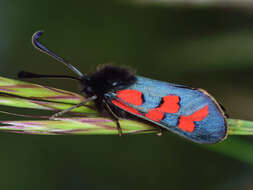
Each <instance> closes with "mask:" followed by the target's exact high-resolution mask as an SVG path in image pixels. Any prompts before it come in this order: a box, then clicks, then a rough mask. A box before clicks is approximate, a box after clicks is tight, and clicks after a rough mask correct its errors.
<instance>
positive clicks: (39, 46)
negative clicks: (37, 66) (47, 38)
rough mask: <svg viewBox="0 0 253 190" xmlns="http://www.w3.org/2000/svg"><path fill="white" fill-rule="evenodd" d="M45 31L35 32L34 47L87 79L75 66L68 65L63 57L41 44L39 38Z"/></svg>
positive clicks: (33, 37)
mask: <svg viewBox="0 0 253 190" xmlns="http://www.w3.org/2000/svg"><path fill="white" fill-rule="evenodd" d="M43 33H44V32H43V31H38V32H35V33H34V34H33V36H32V44H33V46H34V47H35V48H36V49H38V50H40V51H41V52H43V53H46V54H47V55H49V56H51V57H53V58H54V59H56V60H57V61H60V62H61V63H63V64H64V65H66V66H67V67H68V68H69V69H71V70H72V71H74V72H75V73H76V74H77V75H78V76H79V77H80V78H87V77H86V76H85V75H84V74H82V73H81V72H80V71H79V70H78V69H77V68H75V67H74V66H73V65H71V64H70V63H68V62H67V61H66V60H64V59H63V58H62V57H60V56H58V55H56V54H55V53H54V52H52V51H51V50H49V49H47V48H46V47H45V46H44V45H43V44H41V43H40V42H39V37H40V36H41V35H42V34H43Z"/></svg>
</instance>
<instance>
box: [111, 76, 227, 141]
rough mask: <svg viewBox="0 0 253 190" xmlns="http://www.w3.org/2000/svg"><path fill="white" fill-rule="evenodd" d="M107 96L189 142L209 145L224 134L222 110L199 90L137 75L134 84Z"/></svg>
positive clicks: (220, 138)
mask: <svg viewBox="0 0 253 190" xmlns="http://www.w3.org/2000/svg"><path fill="white" fill-rule="evenodd" d="M108 96H109V97H110V98H111V102H112V105H114V106H116V107H117V108H120V109H122V110H123V111H126V112H128V113H130V114H134V115H135V116H137V117H139V118H142V119H144V120H148V121H150V122H152V123H154V124H156V125H159V126H161V127H163V128H165V129H168V130H170V131H172V132H174V133H177V134H178V135H180V136H182V137H184V138H187V139H189V140H191V141H194V142H198V143H208V144H210V143H217V142H219V141H221V140H223V139H225V137H226V136H227V122H226V117H225V114H224V112H223V110H222V109H221V107H220V106H219V104H218V103H217V102H216V100H215V99H214V98H213V97H212V96H211V95H209V94H208V93H207V92H206V91H204V90H202V89H192V88H189V87H186V86H182V85H177V84H172V83H166V82H162V81H157V80H152V79H149V78H145V77H140V76H137V82H136V83H135V84H133V85H132V86H130V87H128V88H126V89H123V90H120V91H118V92H117V93H110V94H109V95H108ZM165 98H167V99H165Z"/></svg>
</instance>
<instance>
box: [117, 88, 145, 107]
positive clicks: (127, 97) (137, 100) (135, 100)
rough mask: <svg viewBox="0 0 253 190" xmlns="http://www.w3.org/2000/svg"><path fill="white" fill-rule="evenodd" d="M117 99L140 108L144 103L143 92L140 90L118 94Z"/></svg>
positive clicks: (130, 90)
mask: <svg viewBox="0 0 253 190" xmlns="http://www.w3.org/2000/svg"><path fill="white" fill-rule="evenodd" d="M117 97H119V98H120V99H122V100H124V101H125V102H127V103H129V104H133V105H136V106H140V105H142V103H143V100H142V92H140V91H138V90H132V89H126V90H120V91H118V92H117Z"/></svg>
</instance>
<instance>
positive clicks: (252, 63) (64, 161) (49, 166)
mask: <svg viewBox="0 0 253 190" xmlns="http://www.w3.org/2000/svg"><path fill="white" fill-rule="evenodd" d="M252 8H253V6H252ZM252 13H253V10H252V9H251V7H250V6H245V7H239V6H214V5H212V6H209V5H201V6H192V5H187V6H184V5H170V4H166V5H153V4H149V5H146V4H145V3H144V4H135V3H130V2H128V1H118V2H117V1H101V2H100V1H80V2H79V1H73V2H72V1H50V0H43V1H38V0H30V1H19V0H13V1H1V2H0V28H1V29H0V70H1V76H5V77H9V78H16V73H17V72H18V71H20V70H28V71H33V72H37V73H42V74H43V73H44V74H70V73H71V72H69V71H68V70H67V69H66V68H65V67H64V66H63V65H62V64H60V63H57V62H56V61H54V60H52V59H51V58H49V57H48V56H46V55H43V54H40V53H39V52H38V51H37V50H35V49H34V48H33V47H32V45H31V43H30V38H31V36H32V34H33V33H34V32H35V31H37V30H41V29H43V30H44V31H45V34H44V36H43V37H42V38H41V41H42V42H43V43H44V44H47V46H48V47H50V48H51V49H53V50H54V51H55V52H57V53H58V54H59V55H61V56H63V57H65V58H66V59H67V60H69V61H70V62H71V63H72V64H73V65H75V66H76V67H77V68H79V69H80V70H81V71H82V72H86V73H88V72H90V71H92V70H94V68H95V67H96V65H98V64H103V63H115V64H119V65H127V66H131V67H132V68H134V69H136V70H137V71H138V74H139V75H143V76H147V77H150V78H155V79H158V80H163V81H169V82H173V83H179V84H184V85H187V86H192V87H201V88H204V89H206V90H208V91H209V92H210V93H211V94H213V95H214V96H215V97H216V98H217V99H218V100H219V101H220V102H221V103H222V104H223V105H224V106H225V107H226V108H227V110H228V113H229V115H230V116H231V117H232V118H240V119H247V120H253V115H252V105H253V99H252V94H253V89H252V87H253V85H252V74H253V14H252ZM36 82H37V83H40V84H44V85H49V86H54V87H58V88H62V89H67V90H72V91H77V85H76V84H75V83H73V81H65V80H64V81H62V80H46V81H45V80H38V81H36ZM8 109H9V108H7V107H4V106H2V107H1V110H8ZM19 111H20V113H22V112H23V113H27V111H28V112H32V111H33V110H22V109H21V110H20V109H19ZM34 113H36V112H34ZM6 119H13V118H10V117H7V116H6V115H2V114H1V120H6ZM15 119H17V118H15ZM240 138H241V139H243V138H244V137H240ZM233 139H235V140H237V139H238V137H237V138H235V137H233V138H231V137H229V138H228V140H227V142H229V141H232V140H233ZM246 140H247V141H249V142H250V141H251V139H250V138H248V139H246ZM0 145H1V153H0V189H8V190H12V189H26V190H28V189H43V190H45V189H47V190H50V189H63V190H65V189H71V190H72V189H73V190H76V189H77V190H79V189H80V190H81V189H87V190H89V189H103V190H106V189H110V190H114V189H115V190H116V189H122V190H123V189H146V190H148V189H177V190H178V189H179V190H181V189H182V190H183V189H195V190H196V189H201V190H209V189H223V190H226V189H230V190H231V189H232V190H233V189H251V187H253V186H252V185H253V184H252V180H251V179H252V176H253V172H252V171H253V170H252V167H251V166H250V165H248V164H246V163H244V162H242V161H240V160H236V159H234V158H231V157H229V156H226V155H225V154H223V153H222V152H216V151H213V149H210V148H209V147H210V146H213V145H204V146H200V145H196V144H194V143H191V142H188V141H186V140H184V139H182V138H181V137H178V136H176V135H173V134H171V133H169V134H166V135H164V136H162V137H157V136H156V135H139V136H128V137H124V138H121V137H118V136H39V135H21V134H18V135H15V134H1V135H0ZM216 146H222V143H221V145H216ZM227 146H229V143H227ZM235 148H236V147H235ZM237 148H238V147H237ZM240 148H243V147H240ZM240 148H238V154H240ZM252 151H253V145H252Z"/></svg>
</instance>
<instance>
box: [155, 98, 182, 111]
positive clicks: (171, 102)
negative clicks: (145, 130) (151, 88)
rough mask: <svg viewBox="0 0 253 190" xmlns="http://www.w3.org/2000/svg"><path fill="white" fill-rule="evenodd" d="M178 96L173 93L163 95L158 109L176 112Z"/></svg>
mask: <svg viewBox="0 0 253 190" xmlns="http://www.w3.org/2000/svg"><path fill="white" fill-rule="evenodd" d="M179 101H180V99H179V97H178V96H175V95H170V96H165V97H163V103H162V104H161V105H160V107H159V109H160V110H161V111H162V112H165V113H177V112H178V110H179V108H180V106H179Z"/></svg>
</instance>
